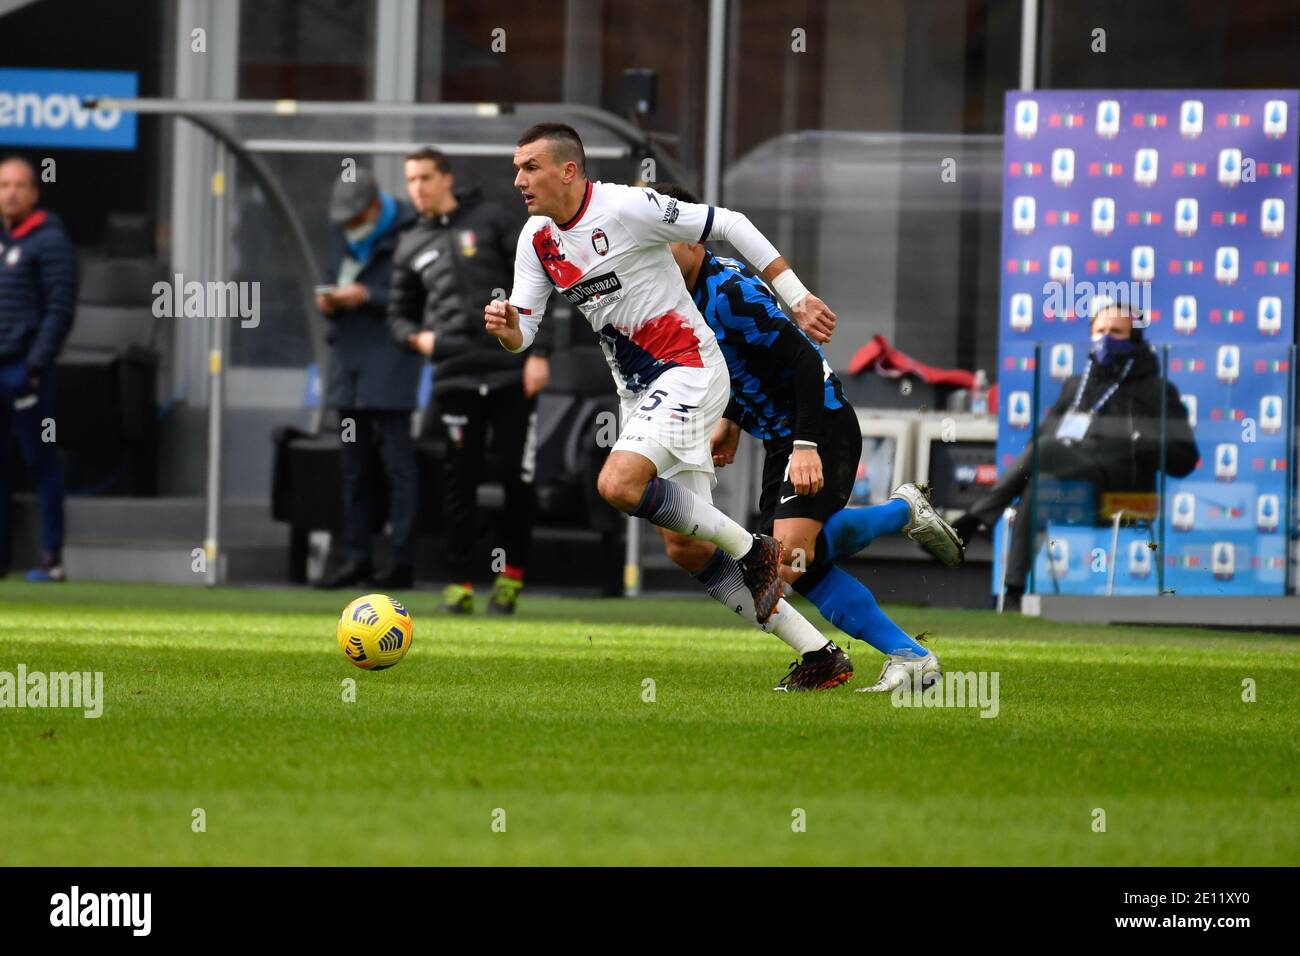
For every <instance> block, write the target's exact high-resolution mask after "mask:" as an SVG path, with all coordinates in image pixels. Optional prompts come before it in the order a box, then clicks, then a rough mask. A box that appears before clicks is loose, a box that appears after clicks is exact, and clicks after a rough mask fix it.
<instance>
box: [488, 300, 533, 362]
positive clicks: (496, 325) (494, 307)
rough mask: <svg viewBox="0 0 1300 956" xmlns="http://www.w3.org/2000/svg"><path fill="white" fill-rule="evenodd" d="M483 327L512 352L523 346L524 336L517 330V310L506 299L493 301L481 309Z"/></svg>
mask: <svg viewBox="0 0 1300 956" xmlns="http://www.w3.org/2000/svg"><path fill="white" fill-rule="evenodd" d="M483 325H484V327H485V328H486V329H487V330H488V332H490V333H491V334H492V335H495V336H496V337H497V338H498V339H499V340H500V342H501V344H502V345H504V346H505V347H506V348H508V349H510V351H512V352H517V351H519V349H520V348H522V347H523V344H524V334H523V332H521V331H520V330H519V310H518V309H516V308H515V307H514V306H513V305H511V304H510V302H509V301H508V300H506V299H493V300H492V301H491V302H489V303H488V304H487V305H485V306H484V307H483Z"/></svg>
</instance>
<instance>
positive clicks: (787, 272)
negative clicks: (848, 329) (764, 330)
mask: <svg viewBox="0 0 1300 956" xmlns="http://www.w3.org/2000/svg"><path fill="white" fill-rule="evenodd" d="M733 245H734V243H733ZM763 279H764V280H765V281H767V282H768V283H769V284H770V285H771V286H772V288H773V289H775V290H776V294H777V295H779V296H780V297H781V301H783V302H784V303H785V304H786V305H788V306H789V307H790V311H791V312H793V313H794V320H795V321H796V322H797V323H799V328H801V329H803V330H804V332H806V333H807V334H808V337H809V338H810V339H812V340H813V341H814V342H820V343H822V344H823V345H825V344H826V343H827V342H829V341H830V340H831V336H832V335H834V334H835V313H834V312H832V311H831V310H830V307H829V306H828V305H827V304H826V303H825V302H823V301H822V300H821V299H819V298H817V296H815V295H813V294H812V293H811V292H809V291H808V290H807V289H805V288H804V285H803V283H802V282H800V281H799V277H798V276H797V275H795V274H794V270H793V269H791V268H790V266H789V265H788V264H787V263H786V261H785V259H784V258H783V257H781V256H777V257H776V258H775V259H773V260H772V261H771V262H770V263H768V265H767V267H766V268H765V269H764V270H763Z"/></svg>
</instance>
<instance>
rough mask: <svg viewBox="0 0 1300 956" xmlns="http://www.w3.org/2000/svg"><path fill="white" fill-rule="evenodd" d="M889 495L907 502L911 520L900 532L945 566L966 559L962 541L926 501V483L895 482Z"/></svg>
mask: <svg viewBox="0 0 1300 956" xmlns="http://www.w3.org/2000/svg"><path fill="white" fill-rule="evenodd" d="M889 497H890V498H891V499H893V498H898V499H899V500H900V501H906V502H907V506H908V507H909V508H911V509H912V520H911V521H909V522H908V523H907V526H906V527H905V528H903V534H905V535H907V536H908V537H909V538H911V539H912V540H913V541H915V542H916V543H917V544H919V545H920V546H921V547H923V548H925V550H927V551H929V552H930V553H931V554H932V555H934V556H935V557H936V558H938V559H939V560H940V561H942V562H943V563H944V564H946V565H947V566H948V567H950V568H956V567H960V566H961V563H962V561H964V560H965V559H966V544H965V542H963V541H962V539H961V537H960V536H959V535H958V534H957V532H956V531H954V530H953V527H952V525H950V524H949V523H948V522H946V521H944V520H943V519H942V518H941V517H939V514H938V512H936V511H935V510H934V508H933V507H932V506H931V505H930V489H929V488H928V487H927V486H925V485H923V484H921V485H916V484H912V483H911V482H910V481H909V482H908V483H907V484H905V485H899V486H898V487H897V488H896V489H894V493H893V494H892V495H890V496H889Z"/></svg>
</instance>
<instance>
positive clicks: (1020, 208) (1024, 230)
mask: <svg viewBox="0 0 1300 956" xmlns="http://www.w3.org/2000/svg"><path fill="white" fill-rule="evenodd" d="M1011 208H1012V213H1011V228H1012V229H1014V230H1015V231H1016V232H1018V233H1019V234H1020V235H1022V236H1028V235H1031V234H1032V233H1033V231H1034V219H1035V213H1036V211H1037V203H1036V202H1035V200H1034V197H1033V196H1017V197H1016V200H1015V202H1014V203H1013V204H1012V207H1011Z"/></svg>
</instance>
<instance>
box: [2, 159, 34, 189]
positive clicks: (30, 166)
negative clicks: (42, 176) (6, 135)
mask: <svg viewBox="0 0 1300 956" xmlns="http://www.w3.org/2000/svg"><path fill="white" fill-rule="evenodd" d="M10 163H17V164H18V165H19V166H25V167H26V168H27V175H29V176H31V177H32V185H33V186H35V185H36V184H37V183H38V182H39V181H40V180H39V177H38V176H37V175H36V167H35V165H33V164H32V161H31V160H30V159H28V158H27V157H25V156H19V155H18V154H17V153H10V154H9V155H8V156H0V166H8V165H9V164H10Z"/></svg>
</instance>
